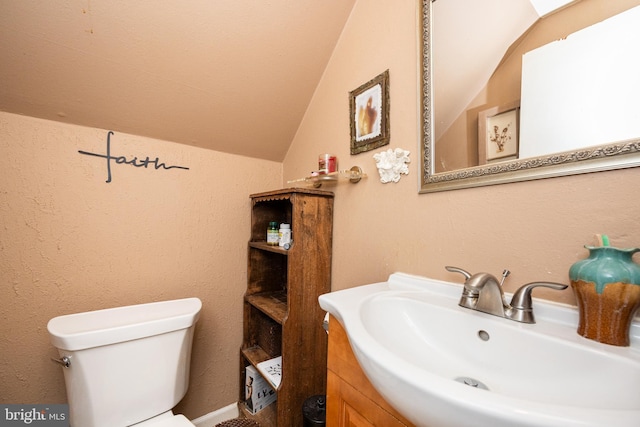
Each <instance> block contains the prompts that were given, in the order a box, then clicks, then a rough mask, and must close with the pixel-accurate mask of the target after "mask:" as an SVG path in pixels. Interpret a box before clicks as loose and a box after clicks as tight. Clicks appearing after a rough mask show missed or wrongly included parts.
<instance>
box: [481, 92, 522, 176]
mask: <svg viewBox="0 0 640 427" xmlns="http://www.w3.org/2000/svg"><path fill="white" fill-rule="evenodd" d="M519 127H520V102H519V101H518V102H515V103H511V104H509V105H504V106H500V107H493V108H489V109H487V110H484V111H481V112H480V113H479V114H478V157H479V158H478V163H479V164H481V165H482V164H486V163H490V162H492V161H495V160H507V159H517V158H518V143H519V138H518V131H519Z"/></svg>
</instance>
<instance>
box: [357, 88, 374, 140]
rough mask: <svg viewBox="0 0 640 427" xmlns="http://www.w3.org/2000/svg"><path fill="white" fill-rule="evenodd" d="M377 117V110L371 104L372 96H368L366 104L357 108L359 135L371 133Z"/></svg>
mask: <svg viewBox="0 0 640 427" xmlns="http://www.w3.org/2000/svg"><path fill="white" fill-rule="evenodd" d="M377 117H378V110H376V108H375V107H374V106H373V97H372V96H370V97H369V99H368V100H367V104H366V105H364V106H360V108H358V133H359V134H360V135H369V134H370V133H372V132H373V127H374V124H375V122H376V118H377Z"/></svg>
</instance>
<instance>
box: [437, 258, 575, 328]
mask: <svg viewBox="0 0 640 427" xmlns="http://www.w3.org/2000/svg"><path fill="white" fill-rule="evenodd" d="M445 268H446V269H447V270H448V271H451V272H452V273H460V274H462V275H463V276H464V277H465V279H466V281H465V282H464V289H463V290H462V296H461V297H460V302H459V304H458V305H460V306H461V307H464V308H469V309H471V310H476V311H481V312H483V313H488V314H492V315H494V316H499V317H504V318H505V319H511V320H515V321H516V322H522V323H535V322H536V321H535V317H534V316H533V303H532V300H531V292H532V291H533V289H534V288H537V287H539V286H542V287H546V288H551V289H557V290H563V289H566V288H567V285H563V284H561V283H554V282H532V283H528V284H526V285H524V286H522V287H520V288H519V289H518V290H517V291H516V292H515V293H514V294H513V297H512V298H511V304H509V303H507V301H506V300H505V296H504V292H503V290H502V284H503V283H504V280H505V279H506V278H507V276H508V275H509V270H504V272H503V273H502V281H500V282H498V279H496V277H495V276H494V275H492V274H489V273H476V274H473V275H472V274H470V273H468V272H467V271H465V270H463V269H461V268H458V267H450V266H446V267H445Z"/></svg>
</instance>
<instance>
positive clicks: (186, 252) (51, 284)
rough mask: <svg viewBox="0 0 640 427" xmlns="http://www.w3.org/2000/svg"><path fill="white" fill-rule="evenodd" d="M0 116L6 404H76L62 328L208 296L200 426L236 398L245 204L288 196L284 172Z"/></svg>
mask: <svg viewBox="0 0 640 427" xmlns="http://www.w3.org/2000/svg"><path fill="white" fill-rule="evenodd" d="M106 136H107V131H106V130H102V129H93V128H83V127H78V126H71V125H65V124H60V123H55V122H48V121H44V120H39V119H33V118H28V117H22V116H17V115H11V114H6V113H0V152H1V153H2V155H1V156H0V230H1V231H0V271H1V283H0V301H1V302H0V319H1V320H0V336H1V337H2V341H1V344H0V384H2V386H1V387H0V402H2V403H62V402H65V401H66V396H65V392H64V380H63V375H62V370H61V369H60V368H59V367H58V366H57V365H55V364H54V363H53V362H51V361H50V360H49V358H50V357H55V356H56V355H57V353H56V351H55V349H54V348H53V347H52V345H51V344H50V343H49V336H48V334H47V330H46V324H47V322H48V320H49V319H50V318H52V317H55V316H57V315H61V314H68V313H74V312H81V311H86V310H93V309H100V308H107V307H112V306H121V305H128V304H136V303H143V302H151V301H156V300H166V299H174V298H183V297H189V296H196V297H199V298H200V299H201V300H202V302H203V310H202V314H201V317H200V320H199V323H198V326H197V328H196V335H195V341H194V353H193V362H192V375H191V385H190V390H189V392H188V394H187V396H186V398H185V400H184V403H183V404H181V405H180V406H179V407H178V410H179V411H183V412H184V413H185V414H186V415H187V416H188V417H190V418H195V417H198V416H200V415H203V414H205V413H208V412H210V411H212V410H215V409H218V408H221V407H224V406H226V405H228V404H230V403H232V402H234V401H235V400H236V399H237V395H238V360H239V358H238V351H239V348H240V344H241V337H242V296H243V295H244V290H245V288H246V269H247V267H246V265H247V261H246V254H247V252H246V251H247V241H248V239H249V228H250V201H249V197H248V196H249V194H251V193H254V192H260V191H267V190H271V189H274V188H279V187H280V185H281V182H282V164H281V163H277V162H269V161H262V160H256V159H250V158H246V157H240V156H234V155H228V154H222V153H218V152H214V151H209V150H203V149H198V148H193V147H188V146H184V145H178V144H173V143H170V142H166V141H159V140H153V139H148V138H141V137H136V136H131V135H126V134H120V133H116V134H115V135H114V136H113V137H112V144H111V154H112V156H127V158H128V159H129V160H131V159H132V158H133V157H134V156H137V157H138V159H144V158H146V157H147V156H149V157H150V158H151V160H153V159H155V158H156V157H159V158H160V161H162V162H165V163H166V164H167V165H180V166H186V167H189V168H190V169H189V170H179V169H170V170H163V169H159V170H155V169H154V168H153V167H149V168H147V169H145V168H143V167H141V168H136V167H133V166H130V165H124V164H115V162H112V163H113V164H112V182H111V183H109V184H107V183H105V180H106V179H107V172H106V160H104V159H101V158H97V157H90V156H85V155H81V154H79V153H78V150H84V151H89V152H94V153H103V154H104V153H105V150H106Z"/></svg>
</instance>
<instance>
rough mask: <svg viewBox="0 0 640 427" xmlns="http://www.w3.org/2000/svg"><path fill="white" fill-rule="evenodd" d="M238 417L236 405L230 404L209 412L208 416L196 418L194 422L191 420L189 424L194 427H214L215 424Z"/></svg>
mask: <svg viewBox="0 0 640 427" xmlns="http://www.w3.org/2000/svg"><path fill="white" fill-rule="evenodd" d="M238 415H239V413H238V403H232V404H231V405H228V406H225V407H224V408H220V409H218V410H216V411H213V412H209V413H208V414H205V415H203V416H201V417H199V418H196V419H195V420H191V422H192V423H193V424H194V425H195V426H196V427H214V426H215V425H216V424H218V423H221V422H223V421H226V420H230V419H232V418H237V417H238Z"/></svg>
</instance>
